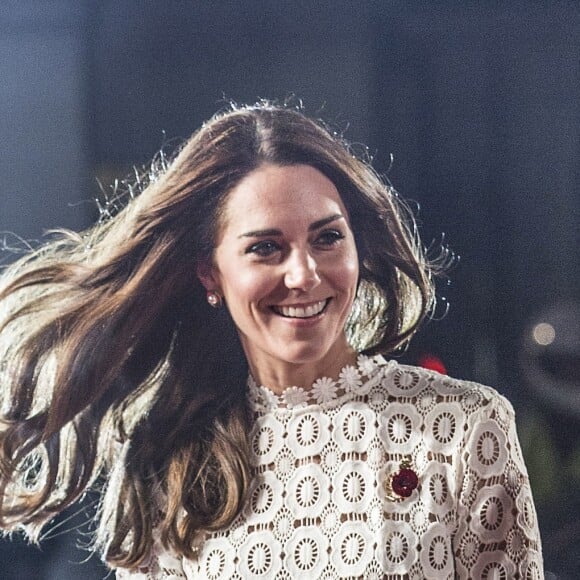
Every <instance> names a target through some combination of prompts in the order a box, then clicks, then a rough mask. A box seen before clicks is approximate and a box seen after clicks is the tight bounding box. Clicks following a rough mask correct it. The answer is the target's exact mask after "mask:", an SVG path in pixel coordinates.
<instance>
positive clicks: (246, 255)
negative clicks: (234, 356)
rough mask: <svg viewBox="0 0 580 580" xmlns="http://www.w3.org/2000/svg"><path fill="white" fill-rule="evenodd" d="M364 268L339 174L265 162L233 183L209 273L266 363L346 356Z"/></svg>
mask: <svg viewBox="0 0 580 580" xmlns="http://www.w3.org/2000/svg"><path fill="white" fill-rule="evenodd" d="M358 273H359V272H358V257H357V250H356V246H355V241H354V236H353V232H352V230H351V227H350V223H349V216H348V214H347V211H346V209H345V207H344V204H343V203H342V200H341V198H340V195H339V193H338V191H337V189H336V187H335V186H334V184H333V183H332V181H330V180H329V179H328V178H327V177H326V176H324V175H323V174H322V173H321V172H320V171H318V170H316V169H314V168H313V167H310V166H308V165H294V166H285V167H281V166H277V165H263V166H261V167H259V168H258V169H256V170H255V171H253V172H252V173H250V174H249V175H247V176H246V177H245V178H244V179H243V180H242V181H241V182H240V183H239V184H238V185H237V186H236V187H235V188H234V189H233V190H232V191H231V192H230V194H229V196H228V199H227V201H226V205H225V218H224V220H223V224H222V227H221V231H220V233H219V237H218V242H217V247H216V250H215V253H214V262H213V265H212V267H211V269H210V270H209V272H208V273H206V275H202V274H200V279H201V281H202V283H203V284H204V286H205V287H206V288H207V289H208V290H216V291H218V292H219V293H221V294H222V295H223V297H224V299H225V302H226V304H227V307H228V309H229V311H230V313H231V316H232V318H233V320H234V322H235V324H236V326H237V328H238V331H239V334H240V338H241V341H242V345H243V347H244V350H245V352H246V356H247V357H248V360H249V362H250V365H251V366H253V367H254V368H257V369H260V368H261V366H260V365H262V364H265V365H272V364H274V365H275V364H278V363H279V362H284V363H290V364H306V363H322V365H324V363H325V362H326V363H328V361H329V360H336V359H341V360H342V359H344V356H345V352H347V351H348V350H349V347H348V344H347V342H346V338H345V334H344V325H345V322H346V319H347V317H348V314H349V312H350V309H351V306H352V302H353V300H354V297H355V294H356V288H357V281H358ZM333 357H334V358H333Z"/></svg>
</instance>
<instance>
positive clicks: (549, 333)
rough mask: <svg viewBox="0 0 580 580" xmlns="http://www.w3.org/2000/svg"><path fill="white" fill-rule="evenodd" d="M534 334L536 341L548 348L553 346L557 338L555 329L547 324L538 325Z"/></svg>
mask: <svg viewBox="0 0 580 580" xmlns="http://www.w3.org/2000/svg"><path fill="white" fill-rule="evenodd" d="M532 334H533V336H534V340H535V341H536V342H537V343H538V344H540V345H542V346H548V345H549V344H552V343H553V342H554V339H555V338H556V331H555V330H554V327H553V326H552V325H551V324H548V323H547V322H540V324H536V326H534V330H533V331H532Z"/></svg>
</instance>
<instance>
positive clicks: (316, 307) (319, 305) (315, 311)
mask: <svg viewBox="0 0 580 580" xmlns="http://www.w3.org/2000/svg"><path fill="white" fill-rule="evenodd" d="M329 302H330V298H328V299H326V300H320V301H319V302H315V303H314V304H310V305H309V306H272V310H273V311H274V312H275V313H276V314H279V315H280V316H284V317H285V318H312V317H313V316H318V315H319V314H321V313H322V312H323V311H324V310H325V308H326V307H327V305H328V303H329Z"/></svg>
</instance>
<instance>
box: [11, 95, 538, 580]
mask: <svg viewBox="0 0 580 580" xmlns="http://www.w3.org/2000/svg"><path fill="white" fill-rule="evenodd" d="M130 197H131V199H130V200H129V201H128V203H127V204H126V207H123V208H119V207H118V205H119V203H118V201H119V200H114V201H113V202H112V203H111V204H109V207H108V209H109V210H110V211H108V212H106V213H108V214H111V215H108V217H107V218H106V219H103V220H102V221H101V223H99V224H98V225H97V226H95V227H94V228H93V229H91V230H89V231H87V232H85V233H83V234H80V235H74V234H71V233H66V234H62V235H61V236H60V237H59V238H58V239H56V240H54V241H52V242H51V243H49V244H47V245H46V246H44V247H42V248H40V249H39V250H38V251H36V252H35V253H33V254H32V255H31V256H29V257H28V258H26V259H23V260H21V261H20V262H19V263H17V264H15V265H14V266H12V267H11V268H10V269H8V270H7V272H6V273H5V274H4V278H3V284H2V290H1V293H0V300H1V301H2V302H1V303H2V312H3V314H4V316H3V322H2V326H1V327H0V345H1V351H0V352H1V357H0V360H2V361H3V362H2V383H3V384H5V385H8V388H7V389H6V394H5V397H4V400H3V407H2V411H3V425H4V429H3V432H2V436H1V437H2V439H1V447H0V457H1V466H2V474H3V476H2V488H1V494H0V497H1V502H2V503H1V506H0V515H1V521H0V525H1V526H2V527H3V528H4V529H7V530H13V529H19V528H20V529H24V530H25V531H26V532H27V533H28V534H29V536H30V537H31V538H33V539H34V538H36V537H38V534H39V531H40V529H41V528H42V526H43V525H44V524H46V523H47V522H48V521H50V519H51V518H52V517H53V516H54V515H55V514H57V513H60V512H61V511H62V510H63V509H65V508H66V507H68V506H69V505H71V504H72V503H74V502H75V501H76V500H77V499H78V498H80V497H81V496H82V494H83V493H84V492H85V491H86V490H87V489H89V488H90V487H95V486H96V485H97V484H99V485H100V484H101V482H104V483H103V485H104V489H103V492H102V501H101V505H100V510H99V514H98V530H97V532H96V549H98V550H100V551H101V552H102V554H103V557H104V559H105V561H106V562H107V563H108V564H109V565H110V566H111V567H113V568H116V569H117V576H118V578H134V579H139V578H148V579H151V578H254V577H255V578H294V577H298V576H299V575H300V576H303V577H305V578H343V577H349V578H383V577H397V578H437V579H441V578H453V577H459V578H484V577H491V576H492V575H493V574H496V575H498V577H505V578H541V577H542V569H541V552H540V540H539V534H538V528H537V523H536V520H535V512H534V507H533V502H532V498H531V493H530V488H529V484H528V479H527V475H526V470H525V466H524V465H523V462H522V458H521V453H520V449H519V445H518V440H517V436H516V433H515V429H514V420H513V412H512V409H511V407H510V405H509V403H508V402H507V401H506V400H505V399H503V398H502V397H500V396H499V395H498V394H497V393H495V392H494V391H493V390H491V389H489V388H487V387H483V386H480V385H477V384H474V383H468V382H462V381H457V380H453V379H450V378H447V377H445V376H443V375H438V374H436V373H433V372H429V371H426V370H422V369H418V368H413V367H407V366H402V365H398V364H397V363H396V362H394V361H392V360H391V361H388V362H387V361H385V359H383V358H382V356H380V355H381V354H388V353H390V352H393V351H394V350H396V349H398V348H400V347H401V346H403V345H404V344H405V343H406V342H407V341H408V340H409V339H410V338H411V337H412V335H413V333H414V332H415V330H416V329H417V327H418V326H419V324H420V322H421V321H422V320H423V319H424V317H425V316H426V315H427V314H428V313H429V312H430V310H431V308H432V306H433V303H434V291H433V286H432V280H431V278H432V275H433V274H434V273H435V271H436V269H437V266H436V264H432V263H429V261H428V260H427V259H426V257H425V256H424V254H423V252H422V250H421V247H420V244H419V242H418V240H417V238H416V232H415V229H414V224H413V222H412V220H411V218H410V216H409V214H408V212H406V211H405V209H404V207H403V206H402V204H401V203H400V202H399V201H398V199H397V196H396V194H395V193H394V192H393V190H392V189H391V188H390V187H389V186H387V185H385V184H384V183H383V182H382V181H381V180H380V179H379V178H378V177H377V175H376V174H375V173H374V172H373V170H372V169H371V168H370V166H369V165H368V164H367V163H366V162H364V161H362V160H360V159H357V158H356V157H355V156H354V155H353V154H352V152H351V151H350V150H349V148H348V145H347V144H346V143H344V142H343V141H342V139H341V138H340V137H338V136H336V135H335V134H332V133H331V132H329V131H328V130H327V129H326V128H324V127H323V126H321V125H320V124H318V123H316V122H314V121H312V120H310V119H308V118H307V117H305V116H304V115H303V114H302V113H301V112H299V111H296V110H291V109H288V108H284V107H277V106H274V105H271V104H269V103H261V104H259V105H256V106H253V107H245V108H235V107H234V108H233V109H232V110H231V111H228V112H226V113H223V114H220V115H217V116H216V117H215V118H213V119H212V120H211V121H209V122H208V123H207V124H205V125H204V126H203V127H202V128H201V129H200V130H199V131H198V132H197V133H196V134H194V135H193V137H192V138H191V139H190V140H189V142H188V143H186V145H185V146H184V147H183V149H182V150H181V151H180V152H179V154H178V155H177V156H176V157H175V159H174V160H173V161H172V162H171V163H169V164H168V166H167V167H166V168H165V169H164V171H162V172H159V173H158V174H155V175H153V176H152V178H151V180H150V183H149V184H148V186H147V187H146V188H145V189H144V191H143V192H142V193H141V194H140V195H138V196H130Z"/></svg>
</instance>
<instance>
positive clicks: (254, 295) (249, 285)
mask: <svg viewBox="0 0 580 580" xmlns="http://www.w3.org/2000/svg"><path fill="white" fill-rule="evenodd" d="M225 281H226V284H225V286H224V292H225V294H226V300H228V298H229V300H228V301H229V303H230V304H233V303H238V304H244V303H245V304H249V303H253V302H259V301H260V300H262V299H263V298H264V297H266V296H267V295H268V294H269V293H270V292H271V291H272V289H273V287H274V286H275V284H274V283H273V281H272V278H271V277H269V276H265V275H261V274H260V273H256V272H255V271H252V272H247V271H244V269H243V268H241V269H240V268H237V269H236V270H235V271H234V272H231V273H230V275H229V276H227V278H226V280H225Z"/></svg>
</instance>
